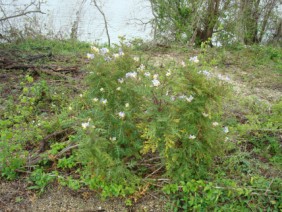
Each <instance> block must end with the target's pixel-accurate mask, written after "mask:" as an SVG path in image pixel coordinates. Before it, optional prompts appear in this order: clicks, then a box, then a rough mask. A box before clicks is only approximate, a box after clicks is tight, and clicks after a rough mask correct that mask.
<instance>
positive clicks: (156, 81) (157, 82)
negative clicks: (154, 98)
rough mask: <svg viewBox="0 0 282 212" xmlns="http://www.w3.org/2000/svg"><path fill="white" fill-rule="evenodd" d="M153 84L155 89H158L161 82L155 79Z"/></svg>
mask: <svg viewBox="0 0 282 212" xmlns="http://www.w3.org/2000/svg"><path fill="white" fill-rule="evenodd" d="M152 83H153V86H155V87H158V86H159V85H160V84H161V83H160V81H159V80H157V79H153V80H152Z"/></svg>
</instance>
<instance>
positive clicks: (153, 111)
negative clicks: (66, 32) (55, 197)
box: [0, 38, 282, 211]
mask: <svg viewBox="0 0 282 212" xmlns="http://www.w3.org/2000/svg"><path fill="white" fill-rule="evenodd" d="M1 45H2V44H1ZM142 45H143V44H141V45H139V44H138V42H136V41H135V42H128V41H126V40H124V38H121V42H120V44H119V45H114V46H112V47H111V48H106V47H104V46H99V45H96V44H94V45H93V44H92V45H90V44H87V43H80V42H77V41H50V40H27V41H24V42H21V43H18V44H17V45H15V44H9V45H7V44H5V45H4V44H3V46H2V49H3V52H6V53H7V54H5V57H4V58H5V61H10V64H9V65H6V64H7V63H5V62H3V61H4V60H3V61H1V70H3V73H5V74H6V76H12V75H11V70H12V71H16V72H17V73H19V75H20V76H21V77H19V78H14V79H15V81H14V84H15V85H13V86H11V87H9V86H8V83H7V82H4V81H1V83H3V84H2V85H3V86H2V85H1V87H0V89H1V104H2V106H1V107H0V109H1V110H0V117H1V120H0V134H1V136H0V151H1V154H0V172H1V177H2V179H7V180H15V179H18V178H24V179H26V182H27V185H28V188H29V189H31V190H35V191H37V192H38V193H40V194H42V193H44V192H45V191H46V189H47V188H48V185H50V184H53V185H55V184H57V185H61V186H67V187H69V188H71V189H73V190H75V191H79V190H80V189H82V188H83V189H84V188H87V189H91V190H94V191H96V192H97V193H98V194H99V195H101V197H102V198H103V199H106V198H111V197H119V198H121V199H123V201H124V204H125V205H127V206H128V208H129V209H130V208H133V207H134V204H135V203H136V202H138V201H139V200H140V199H141V198H142V197H143V196H144V195H146V194H150V193H151V192H157V195H158V197H159V198H161V197H162V198H165V199H166V202H167V205H166V210H167V211H190V210H195V211H200V210H232V211H242V210H250V211H251V210H265V211H279V210H281V207H282V200H281V183H282V180H281V172H280V171H279V169H281V118H280V117H281V99H279V96H278V97H277V96H275V97H273V98H272V97H271V98H265V99H260V98H259V97H260V96H259V95H257V96H256V95H249V94H248V93H244V90H239V91H238V90H236V86H238V85H237V84H232V83H233V82H234V81H235V80H236V79H241V77H242V75H241V73H240V72H239V71H238V70H240V71H242V72H243V71H244V73H245V75H244V76H243V77H244V78H243V80H241V81H240V82H243V83H246V82H248V86H249V88H250V89H249V88H246V90H248V91H250V90H252V89H254V88H260V89H261V91H264V92H265V90H267V89H269V88H278V90H279V76H280V74H281V73H280V67H281V61H282V60H280V59H281V57H282V53H281V48H275V47H261V46H253V47H246V48H245V47H243V46H242V47H238V46H236V48H235V47H229V48H209V47H208V46H206V45H202V48H201V49H195V50H194V49H193V50H191V51H190V50H189V49H188V50H187V48H184V49H181V48H178V49H177V50H175V49H166V50H162V51H164V52H163V53H162V54H163V55H166V54H167V55H173V57H168V59H167V58H166V59H163V58H162V57H159V56H158V57H157V58H156V56H155V55H156V53H158V52H156V50H150V49H149V50H147V51H144V50H143V46H142ZM46 47H47V48H46ZM15 48H16V51H17V52H20V54H14V53H13V54H12V53H11V52H13V51H15ZM1 51H2V50H1ZM38 54H39V55H40V56H41V57H39V58H38V57H35V55H37V56H38ZM240 55H244V57H243V58H242V57H240ZM266 56H267V57H266ZM34 58H35V59H34ZM245 58H253V59H254V60H251V61H252V64H250V61H249V60H247V59H245ZM262 58H264V61H262ZM18 60H19V61H20V65H19V64H18V63H16V62H15V61H18ZM11 61H12V63H11ZM11 64H12V65H11ZM77 64H78V65H77ZM266 69H267V70H268V73H267V74H266V73H264V72H263V71H262V70H266ZM256 70H257V71H256ZM8 74H10V75H8ZM231 74H232V78H230V76H229V75H231ZM3 76H4V75H3ZM13 77H15V76H13ZM271 77H272V78H275V79H274V80H272V81H271V80H270V79H271ZM261 80H264V81H263V83H258V82H260V81H261ZM6 85H7V86H6ZM234 87H235V88H234ZM239 87H240V85H239ZM8 88H9V89H8ZM263 89H265V90H263ZM254 91H255V89H254ZM236 92H237V93H236ZM238 93H239V94H238ZM242 93H243V94H245V95H241V94H242ZM260 93H261V92H260ZM240 95H241V96H240ZM234 96H236V98H234Z"/></svg>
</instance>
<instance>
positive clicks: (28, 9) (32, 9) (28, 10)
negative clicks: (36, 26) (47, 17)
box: [0, 0, 45, 22]
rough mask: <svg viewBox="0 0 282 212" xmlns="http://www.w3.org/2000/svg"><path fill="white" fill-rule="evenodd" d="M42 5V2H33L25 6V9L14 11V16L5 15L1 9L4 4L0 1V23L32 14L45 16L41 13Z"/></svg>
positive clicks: (37, 0) (36, 0)
mask: <svg viewBox="0 0 282 212" xmlns="http://www.w3.org/2000/svg"><path fill="white" fill-rule="evenodd" d="M42 3H43V1H42V0H33V1H31V2H30V3H29V4H27V5H25V7H23V8H22V9H20V10H18V11H16V12H15V13H16V14H15V15H7V14H6V12H5V10H4V9H3V5H4V4H3V2H2V1H0V10H1V12H2V16H0V22H3V21H7V20H9V19H13V18H18V17H21V16H26V15H28V14H33V13H41V14H45V13H44V12H42V11H41V4H42ZM0 14H1V13H0Z"/></svg>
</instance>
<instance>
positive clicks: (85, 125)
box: [81, 122, 89, 129]
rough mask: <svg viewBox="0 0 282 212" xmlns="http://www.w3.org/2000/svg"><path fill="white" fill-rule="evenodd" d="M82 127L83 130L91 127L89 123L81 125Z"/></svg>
mask: <svg viewBox="0 0 282 212" xmlns="http://www.w3.org/2000/svg"><path fill="white" fill-rule="evenodd" d="M81 126H82V128H83V129H86V128H87V127H89V122H84V123H81Z"/></svg>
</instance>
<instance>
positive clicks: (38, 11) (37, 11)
mask: <svg viewBox="0 0 282 212" xmlns="http://www.w3.org/2000/svg"><path fill="white" fill-rule="evenodd" d="M30 13H41V14H46V13H44V12H42V11H41V10H32V11H27V12H23V13H19V14H17V15H12V16H8V17H5V18H1V19H0V21H6V20H9V19H12V18H17V17H21V16H25V15H28V14H30Z"/></svg>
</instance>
